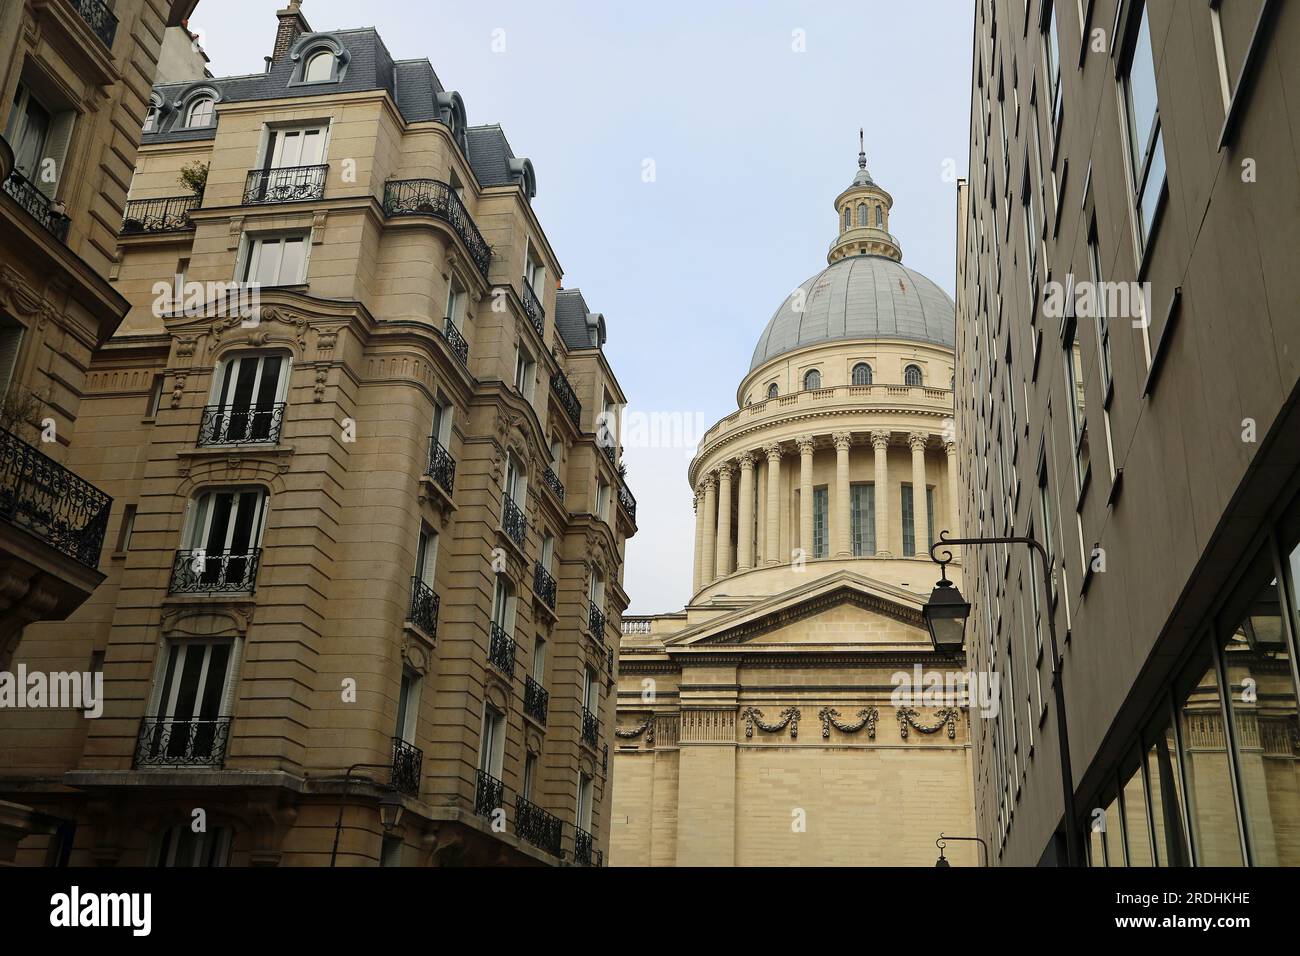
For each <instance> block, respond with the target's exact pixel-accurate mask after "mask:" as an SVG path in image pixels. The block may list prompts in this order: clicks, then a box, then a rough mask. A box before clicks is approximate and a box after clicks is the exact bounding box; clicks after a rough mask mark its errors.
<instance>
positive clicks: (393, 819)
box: [379, 789, 405, 833]
mask: <svg viewBox="0 0 1300 956" xmlns="http://www.w3.org/2000/svg"><path fill="white" fill-rule="evenodd" d="M404 809H405V808H404V807H403V806H402V796H401V794H399V793H398V792H397V791H396V790H393V789H389V790H385V791H384V795H383V796H382V797H380V798H379V822H380V823H382V824H383V826H384V832H385V833H392V832H393V831H394V830H396V829H397V825H398V824H399V823H401V822H402V812H403V810H404Z"/></svg>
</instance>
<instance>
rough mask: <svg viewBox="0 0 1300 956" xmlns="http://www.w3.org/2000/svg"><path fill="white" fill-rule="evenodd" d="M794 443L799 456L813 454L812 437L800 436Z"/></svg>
mask: <svg viewBox="0 0 1300 956" xmlns="http://www.w3.org/2000/svg"><path fill="white" fill-rule="evenodd" d="M794 441H795V444H796V445H798V446H799V454H801V455H811V454H812V453H813V441H814V439H813V436H812V435H800V436H799V437H798V438H796V439H795V440H794Z"/></svg>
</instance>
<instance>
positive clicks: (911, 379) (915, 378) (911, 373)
mask: <svg viewBox="0 0 1300 956" xmlns="http://www.w3.org/2000/svg"><path fill="white" fill-rule="evenodd" d="M922 381H923V379H922V376H921V368H920V366H919V365H909V366H908V367H907V368H905V369H903V384H904V385H920V384H922Z"/></svg>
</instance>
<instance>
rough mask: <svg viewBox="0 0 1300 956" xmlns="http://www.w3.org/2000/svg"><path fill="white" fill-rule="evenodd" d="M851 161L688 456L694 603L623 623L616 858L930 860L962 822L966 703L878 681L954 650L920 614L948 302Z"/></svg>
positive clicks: (947, 476)
mask: <svg viewBox="0 0 1300 956" xmlns="http://www.w3.org/2000/svg"><path fill="white" fill-rule="evenodd" d="M858 167H859V168H858V170H857V174H856V175H855V177H854V178H853V181H852V183H851V184H850V185H849V186H848V188H846V189H845V190H844V191H843V192H842V193H841V194H840V195H839V196H838V197H837V198H836V200H835V204H834V206H835V215H836V222H837V229H836V234H835V238H834V240H833V242H832V244H831V248H830V251H829V254H828V256H827V261H828V265H827V267H826V268H825V269H824V270H822V271H821V272H819V273H818V274H817V275H815V276H813V277H812V278H810V279H808V280H807V281H806V282H804V283H802V284H801V285H800V286H799V287H798V288H797V289H796V290H795V292H794V293H792V294H791V296H790V297H788V298H787V299H786V301H785V302H784V303H782V305H781V307H780V308H779V309H777V311H776V313H775V314H774V315H773V317H772V319H771V321H770V322H768V324H767V327H766V328H765V329H764V330H763V332H762V334H761V336H760V337H759V340H758V344H757V347H756V348H755V350H754V355H753V360H752V362H751V366H750V371H749V373H748V374H747V375H746V376H745V377H744V379H743V380H742V381H741V383H740V386H739V388H738V389H737V393H736V403H737V410H736V411H735V412H733V413H732V414H730V415H728V416H727V417H726V418H724V419H723V420H722V421H720V422H718V423H717V424H716V425H714V426H713V427H712V428H710V429H709V430H708V432H707V433H706V434H705V436H704V438H703V440H702V441H701V443H700V447H699V450H698V453H697V454H696V456H695V458H694V460H693V461H692V462H691V465H690V468H689V472H688V480H689V481H690V484H691V488H692V489H693V490H694V492H695V513H696V528H695V562H694V573H695V580H694V589H693V596H692V598H691V601H690V603H689V604H688V605H687V606H686V608H684V609H683V610H682V611H680V612H677V613H672V614H663V615H655V616H651V617H644V618H635V619H625V620H624V622H623V639H622V664H621V665H620V673H619V678H618V727H617V729H616V730H615V735H616V737H617V740H616V741H615V743H616V749H615V757H614V767H615V776H614V807H613V818H614V823H613V828H612V832H611V836H610V852H611V861H612V862H613V864H614V865H620V866H644V865H653V866H674V865H682V866H733V865H740V866H744V865H790V864H797V865H873V864H875V865H883V864H923V865H932V864H933V863H934V860H935V857H936V855H937V851H936V849H935V839H936V838H937V837H938V836H939V834H940V833H941V832H947V833H950V834H967V833H969V832H970V831H971V828H972V826H973V811H972V793H971V763H970V753H969V734H970V724H969V716H968V714H967V712H966V710H965V709H964V708H962V707H960V706H957V707H953V706H944V705H942V703H941V702H940V703H939V704H937V705H935V706H926V705H921V706H908V705H906V704H904V705H899V704H898V703H897V702H896V701H895V699H894V697H893V692H894V690H895V688H896V685H897V680H896V676H897V675H899V674H905V675H906V676H907V677H908V678H909V679H910V678H911V677H912V676H913V673H914V669H917V668H919V669H922V670H924V671H925V672H927V673H931V672H942V673H955V672H958V671H961V670H962V668H963V662H962V660H961V659H960V657H959V656H957V657H952V656H946V655H939V654H937V653H936V652H935V651H934V650H933V648H932V646H931V644H930V640H929V638H928V636H927V634H926V630H925V626H924V624H923V623H922V618H921V607H922V605H923V604H924V602H925V598H926V595H927V594H928V593H929V589H930V587H931V586H932V584H933V581H934V576H933V571H932V569H933V567H934V565H932V564H931V562H930V558H929V554H928V550H927V549H928V545H929V543H930V541H931V540H933V538H934V536H935V535H936V534H937V531H938V530H939V529H941V528H944V527H949V526H952V525H954V524H955V523H956V518H955V514H954V511H953V509H954V508H955V506H956V502H957V492H958V486H957V484H956V475H957V472H956V466H955V459H954V454H955V452H956V446H955V444H954V442H953V433H952V424H953V423H952V391H951V385H952V374H953V321H954V319H953V304H952V300H951V299H949V297H948V296H947V294H945V293H944V292H943V291H942V290H941V289H940V288H939V287H938V286H936V285H935V284H934V283H933V282H932V281H930V280H929V279H927V278H926V277H925V276H922V275H920V274H918V273H916V272H914V271H913V270H911V269H908V268H906V267H905V266H904V265H902V263H901V259H902V250H901V248H900V246H899V243H898V240H897V239H896V238H895V237H894V236H893V235H892V234H891V233H890V232H889V218H890V207H891V206H892V204H893V199H892V197H891V196H890V195H889V193H888V192H886V191H885V190H884V189H883V188H882V187H881V186H879V185H878V184H877V183H876V182H875V181H874V180H873V179H872V177H871V175H870V173H868V171H867V168H866V157H865V155H860V156H859V161H858ZM954 574H956V571H955V570H954ZM958 576H959V575H958ZM950 852H952V851H950ZM952 857H953V858H954V859H955V860H956V861H958V862H961V863H970V864H974V863H975V862H976V861H977V857H976V855H975V852H974V850H973V849H972V847H971V845H970V844H963V845H961V846H959V847H957V848H956V850H955V852H952Z"/></svg>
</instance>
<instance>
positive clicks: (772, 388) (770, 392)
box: [767, 382, 777, 398]
mask: <svg viewBox="0 0 1300 956" xmlns="http://www.w3.org/2000/svg"><path fill="white" fill-rule="evenodd" d="M776 396H777V388H776V382H772V383H771V384H770V385H768V386H767V397H768V398H776Z"/></svg>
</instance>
